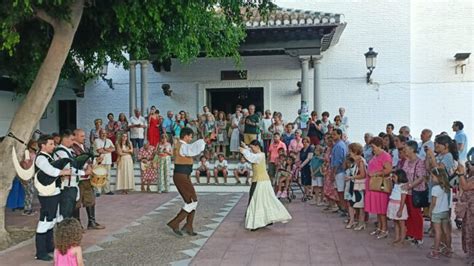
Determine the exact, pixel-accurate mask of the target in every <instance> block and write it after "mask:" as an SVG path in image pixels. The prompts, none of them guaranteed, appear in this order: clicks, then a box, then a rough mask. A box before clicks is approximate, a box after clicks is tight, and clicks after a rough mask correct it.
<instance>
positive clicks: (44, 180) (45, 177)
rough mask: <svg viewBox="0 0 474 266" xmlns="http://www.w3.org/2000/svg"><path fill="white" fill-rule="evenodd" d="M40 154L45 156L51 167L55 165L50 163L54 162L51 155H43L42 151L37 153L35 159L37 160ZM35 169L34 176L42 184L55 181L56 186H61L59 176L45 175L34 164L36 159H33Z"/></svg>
mask: <svg viewBox="0 0 474 266" xmlns="http://www.w3.org/2000/svg"><path fill="white" fill-rule="evenodd" d="M40 156H43V157H46V159H48V162H49V164H51V165H52V166H53V167H55V166H54V165H53V164H52V163H53V162H54V159H53V157H51V156H47V155H45V154H44V153H38V155H37V156H36V160H37V159H38V158H39V157H40ZM55 168H57V167H55ZM35 170H36V172H37V174H36V178H38V181H39V182H40V183H41V184H42V185H43V186H47V185H51V184H52V183H53V182H56V187H61V178H59V177H57V176H49V175H47V174H46V173H45V172H43V171H42V170H41V169H40V168H39V167H38V166H37V165H36V161H35Z"/></svg>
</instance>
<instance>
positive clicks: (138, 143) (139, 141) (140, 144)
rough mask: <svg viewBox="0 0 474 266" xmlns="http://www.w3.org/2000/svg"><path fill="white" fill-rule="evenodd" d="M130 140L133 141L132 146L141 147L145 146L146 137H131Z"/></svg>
mask: <svg viewBox="0 0 474 266" xmlns="http://www.w3.org/2000/svg"><path fill="white" fill-rule="evenodd" d="M130 141H131V142H132V146H133V147H134V148H138V149H141V148H142V147H143V142H144V141H145V139H130Z"/></svg>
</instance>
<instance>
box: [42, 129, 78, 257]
mask: <svg viewBox="0 0 474 266" xmlns="http://www.w3.org/2000/svg"><path fill="white" fill-rule="evenodd" d="M38 147H39V148H40V152H39V153H38V155H37V156H36V159H35V168H36V169H35V170H36V172H38V171H39V170H41V171H42V172H43V173H44V175H43V174H37V175H36V177H35V178H37V180H38V181H39V182H40V183H41V184H42V185H43V186H47V185H50V184H52V183H55V184H56V190H55V191H54V193H53V195H43V194H42V193H41V192H39V194H38V199H39V202H40V205H41V209H40V218H39V222H38V226H37V227H36V259H37V260H44V261H51V260H52V259H53V258H52V257H51V256H50V255H49V254H48V253H51V252H53V251H54V243H53V228H54V225H55V224H56V222H60V221H61V220H62V217H61V216H59V217H57V213H58V207H59V200H60V197H61V196H60V193H61V190H60V188H61V178H60V176H68V175H71V169H64V170H61V169H58V168H55V167H54V166H52V165H51V163H52V162H53V161H54V159H53V157H51V153H52V152H53V150H54V140H53V137H52V136H49V135H43V136H41V137H40V138H39V139H38Z"/></svg>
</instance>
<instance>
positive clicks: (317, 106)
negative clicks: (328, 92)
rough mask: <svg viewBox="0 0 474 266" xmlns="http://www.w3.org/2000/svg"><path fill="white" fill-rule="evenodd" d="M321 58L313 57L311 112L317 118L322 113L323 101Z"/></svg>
mask: <svg viewBox="0 0 474 266" xmlns="http://www.w3.org/2000/svg"><path fill="white" fill-rule="evenodd" d="M322 58H323V57H322V56H318V57H313V60H314V76H313V78H314V83H313V84H314V96H313V105H314V106H313V110H315V111H316V112H318V116H319V117H321V114H322V112H323V106H322V104H323V101H322V98H321V97H322V91H321V59H322Z"/></svg>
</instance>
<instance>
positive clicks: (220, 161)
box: [214, 153, 228, 184]
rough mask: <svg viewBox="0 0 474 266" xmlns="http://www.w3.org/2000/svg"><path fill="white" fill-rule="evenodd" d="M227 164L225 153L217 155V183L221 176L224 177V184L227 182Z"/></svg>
mask: <svg viewBox="0 0 474 266" xmlns="http://www.w3.org/2000/svg"><path fill="white" fill-rule="evenodd" d="M227 166H228V164H227V160H226V159H225V157H224V154H222V153H220V154H219V155H218V156H217V161H216V162H215V164H214V177H215V178H216V184H217V183H219V182H218V180H217V178H218V177H219V176H222V177H224V184H226V183H227V175H228V171H227Z"/></svg>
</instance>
